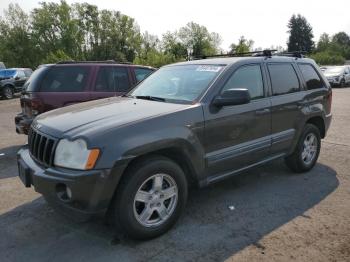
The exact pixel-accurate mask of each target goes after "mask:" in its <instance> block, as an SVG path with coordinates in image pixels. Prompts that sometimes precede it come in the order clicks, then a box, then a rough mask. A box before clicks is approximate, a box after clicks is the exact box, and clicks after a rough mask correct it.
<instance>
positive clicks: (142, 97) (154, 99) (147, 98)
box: [135, 96, 165, 102]
mask: <svg viewBox="0 0 350 262" xmlns="http://www.w3.org/2000/svg"><path fill="white" fill-rule="evenodd" d="M135 98H137V99H145V100H152V101H160V102H164V101H165V98H162V97H156V96H135Z"/></svg>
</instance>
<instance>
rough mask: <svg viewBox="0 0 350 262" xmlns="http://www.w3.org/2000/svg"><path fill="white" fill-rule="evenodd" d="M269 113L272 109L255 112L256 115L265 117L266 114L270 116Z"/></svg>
mask: <svg viewBox="0 0 350 262" xmlns="http://www.w3.org/2000/svg"><path fill="white" fill-rule="evenodd" d="M268 113H270V109H268V108H264V109H261V110H256V111H255V114H256V115H265V114H268Z"/></svg>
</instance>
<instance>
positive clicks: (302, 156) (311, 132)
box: [285, 124, 321, 173]
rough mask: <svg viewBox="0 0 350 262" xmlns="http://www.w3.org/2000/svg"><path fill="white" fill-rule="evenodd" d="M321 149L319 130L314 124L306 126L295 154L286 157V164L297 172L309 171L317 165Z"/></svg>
mask: <svg viewBox="0 0 350 262" xmlns="http://www.w3.org/2000/svg"><path fill="white" fill-rule="evenodd" d="M320 149H321V136H320V131H319V129H318V128H317V127H316V126H314V125H312V124H306V125H305V128H304V130H303V133H302V134H301V136H300V139H299V141H298V144H297V146H296V148H295V150H294V152H293V153H292V155H290V156H288V157H286V159H285V162H286V164H287V166H288V167H289V168H290V169H292V170H293V171H295V172H298V173H301V172H306V171H309V170H310V169H312V168H313V167H314V165H315V164H316V161H317V159H318V156H319V154H320Z"/></svg>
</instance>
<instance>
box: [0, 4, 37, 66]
mask: <svg viewBox="0 0 350 262" xmlns="http://www.w3.org/2000/svg"><path fill="white" fill-rule="evenodd" d="M29 32H30V20H29V17H28V15H26V14H25V12H24V11H23V10H22V9H21V8H20V7H19V5H18V4H15V5H14V4H10V5H9V8H8V9H7V10H5V12H4V17H3V18H1V17H0V39H1V41H0V61H4V62H5V64H6V65H7V66H8V67H15V66H19V65H20V66H23V67H30V66H31V65H32V64H33V63H35V61H36V59H37V49H36V47H35V39H34V38H33V37H32V35H31V34H30V33H29Z"/></svg>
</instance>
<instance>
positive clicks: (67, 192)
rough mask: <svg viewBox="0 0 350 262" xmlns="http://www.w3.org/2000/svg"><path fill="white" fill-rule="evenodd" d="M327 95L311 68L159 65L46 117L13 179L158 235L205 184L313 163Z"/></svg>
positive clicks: (131, 230) (285, 62)
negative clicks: (126, 86)
mask: <svg viewBox="0 0 350 262" xmlns="http://www.w3.org/2000/svg"><path fill="white" fill-rule="evenodd" d="M331 98H332V91H331V88H330V85H329V83H328V82H327V80H326V79H325V78H324V77H323V76H322V73H321V72H320V70H319V69H318V67H317V65H316V64H315V62H314V61H313V60H310V59H307V58H294V57H293V58H291V57H282V56H261V57H230V58H216V59H205V60H196V61H189V62H183V63H177V64H173V65H169V66H165V67H163V68H161V69H160V70H158V71H157V72H155V73H154V74H152V75H151V76H150V77H148V78H147V79H146V80H145V81H143V82H142V83H141V84H139V85H138V86H137V87H136V88H135V89H133V90H132V91H131V92H130V93H129V94H128V95H126V96H124V97H113V98H107V99H103V100H98V101H91V102H86V103H82V104H77V105H73V106H70V107H65V108H61V109H57V110H54V111H51V112H48V113H44V114H42V115H40V116H39V117H37V118H36V119H35V120H34V122H33V124H32V126H31V129H30V132H29V136H28V146H27V147H26V148H23V149H21V150H20V151H19V152H18V165H19V176H20V178H21V180H22V181H23V183H24V184H25V186H27V187H30V186H32V185H33V186H34V189H35V190H36V191H37V192H39V193H41V194H43V195H44V197H45V198H46V199H47V200H48V201H49V202H50V203H53V204H54V205H59V206H61V207H63V208H64V209H65V210H66V209H70V210H73V211H74V212H78V213H79V214H84V215H91V214H95V213H99V212H106V211H107V210H108V211H109V212H106V214H109V215H110V216H111V219H112V221H114V222H115V223H116V224H117V225H119V228H120V229H122V230H123V231H124V232H125V233H126V234H127V235H128V236H130V237H132V238H138V239H146V238H152V237H156V236H158V235H160V234H162V233H164V232H166V231H167V230H169V229H170V228H171V227H172V226H173V225H174V223H175V222H176V221H177V220H178V218H179V216H180V214H181V212H182V211H183V210H184V207H185V203H186V199H187V192H188V186H189V184H190V183H194V184H196V185H199V186H201V187H202V186H206V185H209V184H212V183H214V182H216V181H219V180H221V179H224V178H227V177H230V176H232V175H235V174H237V173H239V172H241V171H242V170H246V169H248V168H252V167H255V166H257V165H261V164H264V163H267V162H269V161H271V160H274V159H277V158H284V159H285V161H286V163H287V165H288V166H289V167H290V168H291V169H292V170H294V171H295V172H305V171H308V170H310V169H311V168H312V167H313V166H314V165H315V163H316V161H317V158H318V155H319V152H320V147H321V138H324V137H325V135H326V132H327V129H328V127H329V125H330V121H331Z"/></svg>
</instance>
